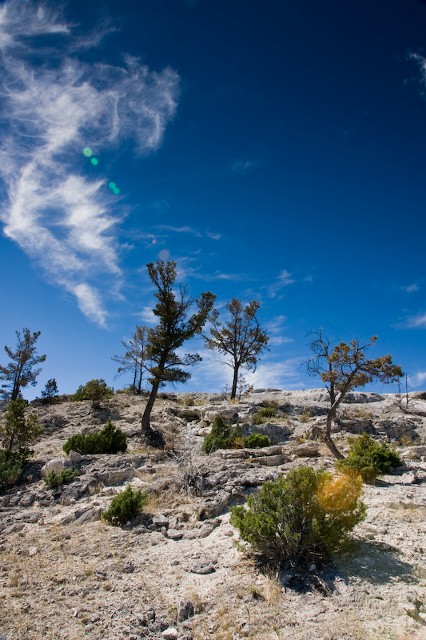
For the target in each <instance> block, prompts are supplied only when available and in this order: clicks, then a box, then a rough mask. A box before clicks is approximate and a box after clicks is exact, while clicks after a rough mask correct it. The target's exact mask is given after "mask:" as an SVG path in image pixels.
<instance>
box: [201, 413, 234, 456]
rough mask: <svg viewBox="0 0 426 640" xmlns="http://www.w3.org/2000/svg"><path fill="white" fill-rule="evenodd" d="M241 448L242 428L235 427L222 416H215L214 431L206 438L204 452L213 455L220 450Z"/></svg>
mask: <svg viewBox="0 0 426 640" xmlns="http://www.w3.org/2000/svg"><path fill="white" fill-rule="evenodd" d="M241 446H242V436H241V427H239V426H236V427H233V426H232V425H231V424H230V423H229V422H226V420H224V419H223V418H222V416H215V419H214V421H213V426H212V429H211V431H210V433H209V435H208V436H206V437H205V438H204V443H203V451H205V452H206V453H212V452H213V451H217V450H218V449H235V448H241Z"/></svg>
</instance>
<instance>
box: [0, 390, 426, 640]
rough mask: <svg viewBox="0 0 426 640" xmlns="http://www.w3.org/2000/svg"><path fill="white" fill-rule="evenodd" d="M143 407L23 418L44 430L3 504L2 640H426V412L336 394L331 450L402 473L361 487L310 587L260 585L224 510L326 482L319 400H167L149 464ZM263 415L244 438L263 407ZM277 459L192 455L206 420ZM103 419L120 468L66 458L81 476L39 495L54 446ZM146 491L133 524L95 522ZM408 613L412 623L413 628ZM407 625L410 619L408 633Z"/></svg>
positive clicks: (319, 394)
mask: <svg viewBox="0 0 426 640" xmlns="http://www.w3.org/2000/svg"><path fill="white" fill-rule="evenodd" d="M144 402H145V400H144V398H141V397H130V396H126V395H116V396H114V398H112V399H111V400H109V401H106V402H105V403H104V405H103V407H102V409H93V408H92V407H91V404H90V403H89V402H87V401H85V402H79V403H76V402H74V403H71V402H63V403H58V404H53V405H50V406H33V407H31V410H33V411H35V412H36V413H37V415H38V417H39V421H40V422H41V423H42V424H43V426H44V433H43V436H42V437H41V438H40V441H39V442H38V443H37V444H36V446H35V447H34V449H35V452H34V455H33V458H32V461H31V465H30V467H29V470H28V477H27V478H26V481H25V482H24V483H23V484H21V485H19V486H18V487H15V488H13V489H10V490H9V491H7V492H6V493H4V494H3V495H0V602H1V605H0V607H1V611H0V640H41V639H43V640H81V639H83V638H84V639H88V640H101V639H102V640H118V639H128V640H139V639H141V638H151V639H154V638H157V639H160V638H164V639H166V640H167V639H169V640H173V639H177V640H202V639H209V638H212V639H215V640H216V639H217V640H233V639H235V640H236V639H240V638H252V639H262V640H263V639H264V640H274V639H278V638H282V639H284V638H289V637H291V638H292V640H312V638H315V639H316V640H365V639H368V640H421V639H422V638H424V634H425V629H426V626H425V625H426V616H425V613H424V609H422V607H421V605H420V604H417V605H416V602H417V603H419V602H421V603H424V604H425V605H426V536H425V534H426V491H425V486H426V400H425V399H422V397H421V394H417V395H416V394H412V395H411V396H410V403H409V413H406V412H403V411H402V410H401V408H400V407H399V406H398V403H397V397H396V396H394V395H379V394H372V393H351V394H348V398H347V402H346V403H345V404H344V405H343V408H342V412H341V420H340V423H339V429H340V430H339V432H338V433H335V434H334V437H335V441H336V443H337V444H338V446H339V447H341V448H342V449H343V450H344V449H345V447H346V439H347V436H348V435H350V434H354V433H360V432H363V431H368V432H369V433H371V434H373V435H375V436H378V437H380V438H383V439H386V440H389V441H391V442H392V443H393V444H394V445H396V446H397V447H398V451H399V452H400V454H401V456H402V457H403V459H404V463H405V464H404V466H403V467H400V468H398V469H396V470H395V471H394V472H393V473H392V474H389V475H386V476H381V477H380V479H379V480H378V481H377V483H376V485H374V486H371V485H366V486H365V489H364V501H365V502H366V504H367V507H368V508H367V518H366V520H365V521H364V522H363V523H362V524H360V525H358V527H357V528H356V530H355V544H354V545H353V548H352V549H351V550H349V551H347V552H345V554H342V555H340V556H338V557H336V558H335V560H334V562H333V564H331V565H329V566H327V567H325V568H324V570H323V571H321V572H319V571H318V572H317V571H316V570H314V571H313V575H312V577H311V578H312V579H311V580H310V582H308V581H307V580H305V579H304V578H303V576H301V575H292V574H288V573H287V574H282V575H280V576H279V579H278V580H276V579H275V577H274V576H273V575H272V574H271V573H268V571H262V570H261V569H260V568H259V567H257V566H256V565H255V563H254V561H253V559H251V558H250V557H248V556H247V555H245V554H244V553H243V551H242V549H241V545H240V547H238V546H237V545H236V544H235V542H236V540H237V539H238V534H237V532H236V530H235V529H234V528H233V527H232V526H231V525H230V524H229V512H228V509H229V506H230V505H233V504H237V503H241V502H242V501H243V500H244V498H245V497H246V496H247V495H248V494H249V493H250V492H252V491H254V490H256V488H257V487H259V486H260V485H261V484H262V483H263V482H264V481H265V480H266V479H274V478H276V477H277V476H278V475H279V474H282V473H285V472H286V471H288V470H290V469H293V468H296V467H298V466H301V465H306V464H308V465H311V466H312V467H313V468H315V469H319V468H325V469H332V468H333V466H334V460H333V458H332V457H331V455H330V453H329V451H328V449H326V448H325V447H324V445H323V444H322V443H321V442H320V441H318V440H316V439H315V435H316V433H317V431H318V427H319V426H321V425H322V424H323V422H324V414H325V409H326V406H327V397H326V394H325V392H324V390H308V391H291V392H290V391H276V390H261V391H257V392H254V393H252V394H250V395H249V396H247V397H245V398H243V399H242V400H241V401H240V402H239V403H236V404H233V403H230V402H229V401H226V400H224V399H223V398H222V397H221V396H219V395H211V394H184V393H182V394H176V395H173V394H167V395H166V394H163V397H161V398H160V399H159V400H158V402H157V403H156V405H155V408H154V413H153V422H154V424H155V425H156V426H158V427H159V428H160V429H161V430H163V431H164V432H165V434H166V439H167V448H166V450H165V451H156V450H154V449H149V448H147V447H145V446H144V445H143V444H142V442H141V439H140V430H139V423H140V416H141V414H142V410H143V407H144ZM262 404H263V406H265V404H266V405H271V404H273V405H274V406H275V407H276V411H275V413H276V415H275V417H271V418H269V419H268V420H267V421H265V422H264V423H263V424H261V425H258V426H256V427H254V426H253V421H254V416H255V415H256V413H257V412H258V411H259V408H260V406H262ZM217 413H220V414H222V415H224V416H226V417H229V418H233V419H237V417H238V420H239V422H240V424H242V425H243V431H247V432H248V431H252V430H256V431H261V432H263V433H266V434H267V435H269V436H270V437H271V440H272V441H273V443H274V444H273V445H272V446H270V447H268V448H266V449H259V450H247V449H238V450H226V451H217V452H215V453H213V454H211V455H210V456H207V455H205V454H204V453H202V450H201V446H202V442H203V437H204V436H205V435H206V434H207V433H208V432H209V429H210V424H211V421H212V419H213V417H214V415H215V414H217ZM108 418H111V419H112V421H113V423H114V424H115V425H116V426H118V427H120V428H121V429H122V430H123V431H125V433H126V434H127V436H128V451H127V452H126V453H125V454H119V455H114V456H113V455H92V456H82V457H80V456H76V457H75V458H74V464H76V465H77V466H78V469H79V475H78V477H77V478H76V479H75V480H74V481H73V482H72V483H71V484H69V485H64V486H63V487H60V488H57V489H50V488H48V487H47V485H46V483H45V482H44V480H43V479H42V477H41V468H42V466H43V465H44V464H45V463H46V462H48V461H49V460H51V459H53V458H58V457H62V456H63V455H64V454H63V451H62V447H63V444H64V442H65V441H66V439H67V438H68V437H69V436H71V435H73V434H76V433H78V432H80V431H82V430H84V431H85V432H88V433H90V432H91V431H93V430H95V429H97V428H98V427H99V426H100V424H104V423H105V422H106V420H107V419H108ZM128 483H130V484H131V486H132V487H134V488H141V489H143V490H146V491H147V492H148V493H149V496H150V497H149V502H148V504H147V506H146V507H145V508H144V512H143V514H142V515H141V516H140V517H139V518H138V519H137V521H135V522H132V523H131V524H128V525H126V526H125V527H123V528H119V527H111V526H108V525H107V524H105V523H104V522H103V521H101V519H100V516H101V513H102V511H103V510H105V509H106V508H107V506H108V505H109V503H110V501H111V497H112V496H114V495H115V494H117V493H119V492H120V491H122V490H123V489H124V488H125V486H126V484H128ZM407 611H408V612H411V613H412V615H409V613H407ZM414 618H417V620H415V619H414Z"/></svg>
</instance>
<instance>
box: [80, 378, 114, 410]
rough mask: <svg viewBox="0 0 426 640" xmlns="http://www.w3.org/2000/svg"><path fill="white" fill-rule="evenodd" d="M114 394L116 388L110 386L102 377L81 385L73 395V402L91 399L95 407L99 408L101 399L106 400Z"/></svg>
mask: <svg viewBox="0 0 426 640" xmlns="http://www.w3.org/2000/svg"><path fill="white" fill-rule="evenodd" d="M113 395H114V389H113V388H112V387H108V386H107V383H106V382H105V380H103V379H102V378H99V379H95V380H89V382H86V384H84V385H80V386H79V387H78V389H77V391H76V392H75V393H74V395H72V396H71V400H72V401H73V402H81V401H82V400H91V401H92V405H93V407H95V408H99V406H100V402H101V400H106V399H107V398H111V397H112V396H113Z"/></svg>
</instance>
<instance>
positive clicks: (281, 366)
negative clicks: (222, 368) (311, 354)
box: [244, 358, 306, 389]
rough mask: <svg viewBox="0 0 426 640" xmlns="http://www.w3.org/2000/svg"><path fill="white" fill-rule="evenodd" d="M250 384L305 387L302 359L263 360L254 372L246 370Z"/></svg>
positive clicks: (276, 387) (246, 376)
mask: <svg viewBox="0 0 426 640" xmlns="http://www.w3.org/2000/svg"><path fill="white" fill-rule="evenodd" d="M244 377H245V378H246V380H247V382H248V383H249V384H252V385H253V386H254V387H255V388H257V389H259V388H260V389H262V388H268V387H269V388H275V389H303V388H304V387H305V386H306V385H305V384H304V382H303V379H302V376H301V373H300V359H296V358H288V359H287V360H282V361H280V362H262V363H260V364H259V365H258V367H257V369H256V371H254V372H244Z"/></svg>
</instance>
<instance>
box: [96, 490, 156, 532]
mask: <svg viewBox="0 0 426 640" xmlns="http://www.w3.org/2000/svg"><path fill="white" fill-rule="evenodd" d="M147 501H148V496H147V494H146V493H142V491H133V489H132V487H131V486H130V485H128V486H127V488H126V489H125V490H124V491H122V492H121V493H119V494H118V495H116V496H115V497H114V498H113V499H112V501H111V504H110V507H109V509H107V511H104V513H103V514H102V518H103V520H105V521H106V522H108V524H112V525H113V526H114V527H121V526H123V525H124V524H126V523H127V522H129V520H132V519H133V518H135V517H136V516H137V515H139V513H140V512H141V510H142V508H143V507H144V506H145V505H146V503H147Z"/></svg>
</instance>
